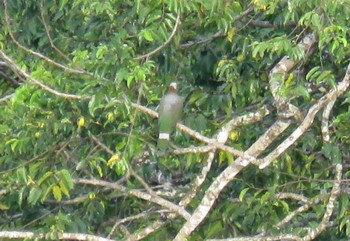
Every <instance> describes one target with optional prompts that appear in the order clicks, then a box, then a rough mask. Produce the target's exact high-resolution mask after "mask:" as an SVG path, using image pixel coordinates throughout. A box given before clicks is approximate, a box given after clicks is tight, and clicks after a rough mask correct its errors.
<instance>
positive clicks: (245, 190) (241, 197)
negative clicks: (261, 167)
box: [238, 187, 250, 202]
mask: <svg viewBox="0 0 350 241" xmlns="http://www.w3.org/2000/svg"><path fill="white" fill-rule="evenodd" d="M249 190H250V188H249V187H247V188H244V189H243V190H242V191H241V192H240V193H239V197H238V198H239V200H240V201H241V202H242V201H243V198H244V196H245V195H246V193H247V192H248V191H249Z"/></svg>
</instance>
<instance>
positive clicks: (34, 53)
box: [3, 0, 91, 75]
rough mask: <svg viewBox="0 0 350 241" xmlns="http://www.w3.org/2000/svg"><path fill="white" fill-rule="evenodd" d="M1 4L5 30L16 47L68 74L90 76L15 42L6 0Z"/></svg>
mask: <svg viewBox="0 0 350 241" xmlns="http://www.w3.org/2000/svg"><path fill="white" fill-rule="evenodd" d="M3 2H4V10H5V11H4V12H5V22H6V24H7V28H8V31H9V34H10V37H11V39H12V41H13V42H15V44H16V45H17V46H18V47H20V48H21V49H23V50H24V51H26V52H28V53H30V54H32V55H34V56H37V57H39V58H41V59H43V60H45V61H47V62H48V63H50V64H53V65H55V66H56V67H59V68H61V69H64V70H65V71H68V72H71V73H75V74H84V75H91V74H89V73H87V72H86V71H84V70H78V69H73V68H70V67H67V66H65V65H62V64H60V63H57V62H56V61H54V60H52V59H50V58H48V57H46V56H44V55H43V54H40V53H38V52H35V51H33V50H31V49H28V48H26V47H25V46H24V45H22V44H21V43H20V42H18V41H17V40H16V38H15V36H14V34H13V32H12V30H11V24H10V18H9V15H8V9H7V0H3Z"/></svg>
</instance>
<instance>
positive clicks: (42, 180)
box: [38, 171, 53, 186]
mask: <svg viewBox="0 0 350 241" xmlns="http://www.w3.org/2000/svg"><path fill="white" fill-rule="evenodd" d="M52 175H53V172H52V171H48V172H46V173H45V174H44V175H43V176H42V177H41V178H40V179H39V180H38V185H39V186H40V185H41V184H42V183H43V182H44V181H45V180H46V179H48V178H49V177H52Z"/></svg>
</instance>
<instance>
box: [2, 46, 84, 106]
mask: <svg viewBox="0 0 350 241" xmlns="http://www.w3.org/2000/svg"><path fill="white" fill-rule="evenodd" d="M0 57H1V58H2V59H3V60H4V61H5V62H6V63H7V64H8V66H9V68H10V69H11V70H12V71H13V72H15V73H16V74H17V75H18V76H20V77H22V79H23V81H25V82H26V83H28V84H31V85H36V86H39V87H40V88H42V89H43V90H46V91H47V92H50V93H51V94H54V95H56V96H59V97H63V98H67V99H76V100H80V99H82V98H83V97H82V96H79V95H73V94H65V93H62V92H59V91H57V90H54V89H52V88H50V87H48V86H46V85H44V84H43V83H41V82H40V81H39V80H37V79H35V78H33V77H32V76H30V75H29V74H27V73H26V72H24V71H23V70H22V69H21V68H20V67H19V66H18V65H17V64H16V63H15V62H14V61H13V60H12V59H11V58H10V57H8V56H7V55H6V54H5V53H4V52H3V51H1V50H0ZM28 80H31V81H28Z"/></svg>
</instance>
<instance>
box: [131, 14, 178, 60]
mask: <svg viewBox="0 0 350 241" xmlns="http://www.w3.org/2000/svg"><path fill="white" fill-rule="evenodd" d="M179 23H180V10H179V11H178V14H177V18H176V22H175V26H174V29H173V31H172V32H171V34H170V36H169V38H168V39H167V40H166V41H165V42H164V43H163V44H162V45H161V46H159V47H158V48H156V49H155V50H153V51H151V52H149V53H147V54H144V55H141V56H137V57H135V58H134V60H141V59H149V57H151V56H152V55H154V54H156V53H158V52H159V51H160V50H162V49H163V48H164V47H165V46H167V45H168V44H169V43H170V41H171V40H172V38H173V37H174V36H175V33H176V31H177V28H178V26H179Z"/></svg>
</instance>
